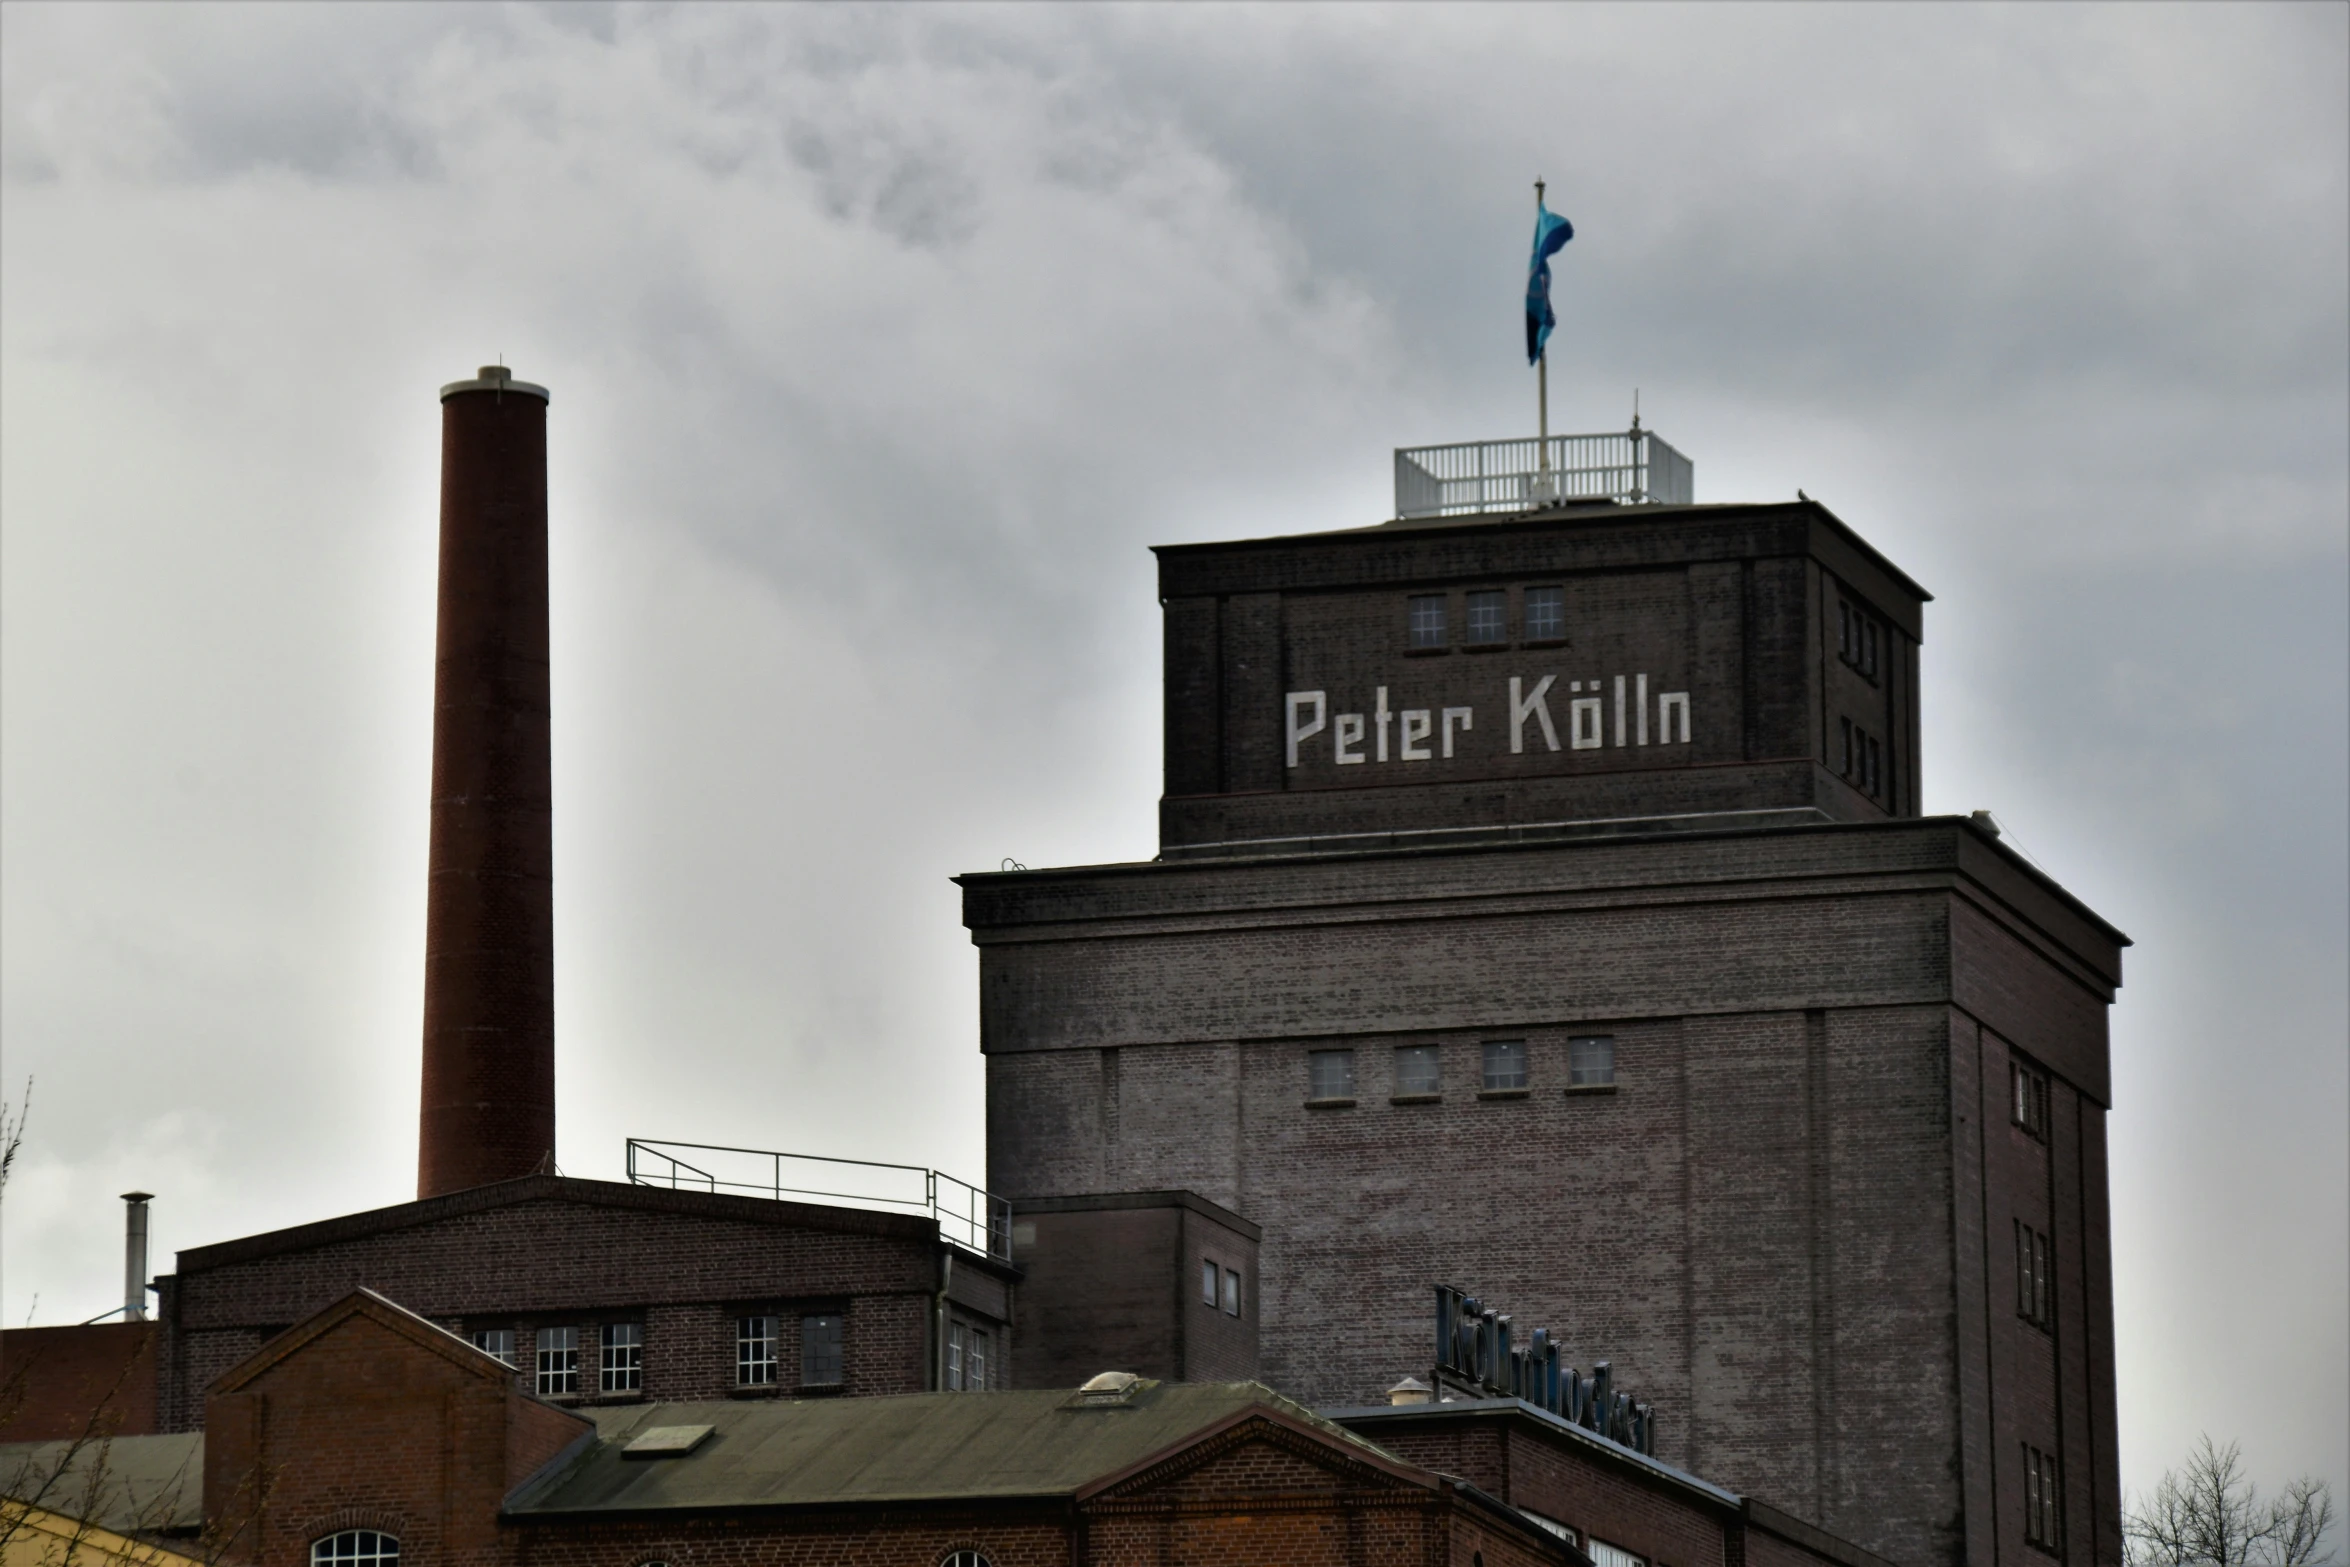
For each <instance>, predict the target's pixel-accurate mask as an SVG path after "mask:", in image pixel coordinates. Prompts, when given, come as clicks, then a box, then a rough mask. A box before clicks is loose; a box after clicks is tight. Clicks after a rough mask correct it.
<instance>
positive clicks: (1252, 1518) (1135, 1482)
mask: <svg viewBox="0 0 2350 1567" xmlns="http://www.w3.org/2000/svg"><path fill="white" fill-rule="evenodd" d="M1067 1398H1068V1395H1066V1394H1044V1395H1036V1394H1027V1395H1023V1394H1000V1395H988V1394H978V1395H973V1396H972V1397H970V1398H950V1397H947V1396H941V1395H931V1396H928V1397H925V1398H919V1399H916V1400H912V1401H907V1403H908V1405H909V1407H908V1408H905V1409H903V1410H900V1409H888V1410H884V1409H879V1408H877V1407H875V1406H876V1405H877V1404H879V1403H895V1402H899V1401H859V1404H860V1405H861V1406H862V1407H861V1408H859V1409H858V1411H857V1413H858V1414H859V1415H860V1416H863V1415H873V1416H877V1417H879V1418H878V1419H864V1418H857V1419H850V1420H846V1421H835V1422H832V1423H831V1426H830V1429H834V1430H837V1431H838V1432H839V1433H840V1439H841V1440H843V1441H844V1442H847V1443H849V1444H852V1445H857V1446H858V1452H859V1458H858V1459H857V1460H856V1461H853V1462H851V1463H849V1464H847V1465H845V1466H843V1467H842V1468H841V1469H840V1470H839V1471H837V1483H835V1484H834V1485H832V1486H830V1487H828V1486H827V1485H826V1484H825V1483H823V1482H820V1481H819V1482H811V1481H809V1480H808V1478H807V1476H806V1475H805V1474H804V1472H802V1468H803V1466H802V1465H800V1464H799V1463H797V1462H796V1461H795V1460H794V1458H792V1457H789V1456H786V1455H785V1454H784V1453H782V1452H779V1451H777V1450H775V1449H772V1448H770V1447H767V1446H764V1445H763V1439H766V1440H772V1439H773V1438H774V1437H776V1436H777V1434H778V1433H787V1432H788V1430H789V1427H790V1426H791V1424H792V1423H793V1422H794V1421H795V1419H797V1418H799V1417H798V1416H796V1415H795V1411H797V1410H804V1409H806V1408H807V1407H808V1406H806V1405H795V1404H785V1405H781V1406H769V1407H768V1408H767V1409H765V1410H762V1411H760V1412H759V1414H758V1417H757V1418H756V1419H746V1418H744V1417H743V1416H742V1414H741V1412H740V1410H739V1406H734V1407H730V1406H724V1405H721V1406H715V1407H714V1406H710V1405H695V1404H683V1405H673V1406H663V1407H662V1408H660V1409H659V1410H657V1411H655V1412H654V1418H656V1419H657V1420H658V1421H659V1422H660V1423H661V1424H662V1426H663V1427H664V1428H666V1429H671V1430H675V1429H679V1428H680V1427H682V1426H684V1423H685V1422H687V1421H689V1420H692V1419H694V1417H697V1416H698V1417H700V1420H701V1422H702V1423H700V1424H699V1425H697V1426H694V1427H691V1428H690V1429H695V1430H698V1431H699V1432H700V1433H701V1435H700V1436H698V1437H696V1438H695V1439H694V1440H693V1441H692V1442H690V1443H689V1444H688V1445H687V1448H686V1450H685V1452H684V1454H683V1455H682V1456H678V1457H673V1458H662V1459H648V1460H633V1461H632V1459H631V1457H630V1449H629V1447H628V1444H629V1443H630V1441H631V1439H632V1438H633V1436H634V1435H636V1434H637V1428H636V1426H634V1425H632V1424H630V1423H628V1422H619V1423H614V1422H610V1421H606V1422H604V1424H603V1425H602V1426H601V1427H599V1425H597V1424H595V1423H591V1422H590V1421H589V1420H587V1419H584V1418H582V1417H581V1416H580V1415H578V1414H575V1413H573V1412H571V1411H568V1410H563V1409H558V1408H555V1407H553V1406H551V1405H549V1404H547V1403H546V1402H544V1401H542V1400H538V1399H535V1398H532V1397H530V1396H528V1395H526V1394H525V1393H523V1392H522V1391H521V1390H520V1389H519V1388H518V1387H517V1386H516V1385H515V1383H514V1380H513V1379H512V1378H511V1377H508V1376H506V1375H505V1374H504V1370H503V1368H502V1367H501V1366H499V1365H498V1364H497V1363H496V1362H494V1361H492V1360H490V1359H489V1357H487V1356H485V1355H482V1354H480V1353H479V1352H477V1351H475V1350H473V1349H471V1348H470V1347H469V1346H467V1345H465V1344H464V1343H462V1342H460V1341H458V1340H457V1339H455V1338H454V1337H452V1336H450V1335H448V1334H445V1333H442V1332H440V1331H438V1330H436V1329H435V1328H434V1327H433V1326H432V1325H431V1324H429V1323H427V1322H425V1321H424V1320H423V1319H421V1318H419V1317H415V1316H413V1315H411V1314H409V1313H406V1312H403V1311H401V1310H399V1309H398V1308H397V1307H395V1306H393V1305H392V1304H391V1303H389V1302H387V1301H384V1300H382V1299H381V1298H380V1297H377V1296H374V1295H372V1294H367V1293H360V1294H356V1295H353V1296H350V1297H347V1298H346V1299H345V1300H343V1301H341V1302H339V1303H337V1304H336V1305H333V1306H330V1307H329V1308H328V1309H327V1310H325V1311H324V1312H322V1313H320V1314H319V1315H318V1316H317V1317H315V1318H313V1319H312V1320H310V1321H308V1322H305V1323H302V1324H300V1325H298V1326H297V1327H296V1328H295V1329H293V1330H292V1331H290V1332H288V1333H286V1334H284V1335H282V1336H281V1337H280V1338H279V1339H278V1341H277V1342H275V1343H274V1344H272V1345H271V1346H270V1347H269V1348H268V1349H267V1350H265V1351H263V1352H262V1353H260V1354H258V1355H255V1356H253V1357H251V1358H250V1359H249V1360H247V1361H246V1362H244V1363H243V1364H241V1365H239V1366H237V1367H235V1368H233V1369H232V1370H231V1371H230V1372H229V1373H228V1374H227V1375H226V1376H225V1377H223V1378H222V1379H221V1380H220V1381H219V1382H218V1383H217V1384H216V1385H215V1386H214V1388H213V1390H212V1392H211V1395H210V1410H209V1414H208V1418H207V1421H206V1434H205V1437H204V1439H203V1440H204V1454H203V1468H204V1495H205V1506H204V1516H205V1518H206V1520H207V1523H208V1525H209V1526H210V1527H211V1529H212V1534H211V1538H212V1539H214V1540H216V1541H219V1542H220V1543H221V1550H220V1554H221V1556H222V1558H223V1559H224V1560H227V1561H232V1562H240V1563H252V1564H253V1567H309V1564H310V1560H311V1555H310V1553H311V1548H312V1545H313V1543H314V1542H316V1541H318V1540H320V1539H322V1538H325V1537H328V1536H331V1535H333V1534H335V1533H336V1532H337V1531H340V1530H348V1529H364V1530H371V1531H379V1532H381V1533H383V1534H387V1535H390V1536H393V1537H394V1538H396V1539H397V1541H398V1551H399V1560H400V1563H401V1567H636V1564H639V1563H644V1562H690V1563H694V1564H696V1567H778V1564H785V1567H789V1564H797V1563H807V1564H811V1567H813V1564H818V1563H823V1564H835V1563H844V1562H845V1563H852V1564H856V1563H871V1564H874V1567H935V1564H939V1563H942V1562H945V1561H946V1560H948V1558H949V1557H950V1556H952V1555H953V1553H956V1552H959V1551H972V1552H976V1553H978V1554H979V1555H980V1556H982V1557H983V1558H984V1559H985V1560H986V1561H987V1562H989V1563H991V1564H992V1567H1127V1564H1132V1567H1176V1564H1183V1567H1199V1564H1205V1567H1225V1564H1229V1567H1587V1564H1586V1563H1584V1561H1583V1558H1581V1557H1580V1556H1579V1555H1578V1554H1577V1553H1575V1552H1574V1551H1573V1550H1572V1549H1570V1548H1568V1547H1566V1546H1564V1545H1563V1544H1562V1543H1561V1542H1559V1541H1558V1540H1556V1539H1555V1538H1553V1537H1552V1536H1550V1535H1548V1534H1546V1533H1545V1532H1544V1531H1543V1530H1541V1529H1540V1528H1538V1527H1536V1526H1535V1525H1533V1524H1532V1523H1530V1522H1529V1521H1527V1520H1526V1519H1524V1518H1523V1517H1521V1516H1519V1515H1517V1514H1515V1513H1514V1512H1512V1511H1511V1510H1510V1509H1508V1508H1506V1507H1504V1506H1502V1505H1501V1504H1500V1503H1499V1502H1498V1501H1496V1500H1495V1499H1493V1498H1492V1497H1490V1496H1487V1495H1482V1494H1480V1493H1479V1492H1477V1491H1475V1490H1472V1489H1469V1488H1467V1487H1464V1486H1462V1485H1460V1484H1459V1483H1458V1482H1457V1481H1451V1480H1447V1479H1444V1478H1442V1477H1440V1476H1438V1475H1435V1474H1432V1473H1430V1472H1428V1471H1427V1470H1425V1469H1421V1468H1418V1467H1416V1466H1414V1465H1411V1464H1408V1463H1404V1462H1400V1461H1398V1460H1397V1459H1395V1458H1394V1457H1393V1456H1391V1455H1390V1454H1388V1453H1386V1452H1384V1451H1382V1450H1380V1449H1379V1448H1377V1447H1375V1446H1372V1445H1370V1444H1367V1443H1364V1442H1362V1441H1359V1440H1357V1439H1354V1438H1351V1437H1348V1436H1347V1435H1346V1434H1345V1433H1344V1432H1343V1431H1341V1430H1339V1429H1338V1428H1337V1427H1334V1426H1330V1425H1328V1424H1326V1423H1322V1422H1317V1421H1313V1420H1312V1419H1311V1418H1310V1417H1306V1416H1304V1413H1303V1411H1300V1410H1297V1409H1296V1407H1295V1406H1294V1405H1289V1404H1286V1403H1285V1401H1283V1400H1281V1399H1279V1398H1277V1397H1276V1396H1274V1395H1272V1394H1270V1393H1268V1392H1267V1391H1266V1390H1265V1389H1262V1388H1257V1387H1253V1386H1250V1385H1247V1384H1243V1385H1240V1386H1238V1387H1234V1388H1230V1389H1219V1390H1215V1392H1214V1393H1213V1394H1212V1395H1211V1398H1212V1401H1213V1403H1214V1404H1215V1405H1217V1406H1218V1407H1217V1408H1216V1409H1214V1410H1213V1411H1212V1412H1211V1413H1210V1414H1206V1415H1202V1416H1198V1417H1189V1418H1187V1417H1186V1416H1185V1415H1184V1414H1183V1413H1182V1410H1181V1409H1180V1408H1178V1409H1173V1410H1153V1409H1150V1408H1148V1407H1147V1404H1148V1400H1149V1399H1150V1398H1151V1389H1150V1388H1149V1387H1148V1386H1147V1385H1146V1387H1145V1388H1144V1389H1143V1390H1142V1391H1141V1392H1140V1393H1139V1394H1138V1395H1137V1398H1138V1401H1140V1402H1142V1403H1144V1405H1145V1406H1146V1407H1144V1408H1140V1409H1135V1410H1128V1409H1124V1408H1106V1409H1090V1408H1069V1407H1066V1406H1065V1405H1064V1404H1063V1401H1064V1400H1066V1399H1067ZM1009 1399H1021V1400H1023V1401H1024V1402H1023V1405H1022V1407H1020V1408H1019V1409H1016V1410H1003V1411H1002V1413H1003V1414H1004V1415H1006V1416H1009V1417H1012V1419H1013V1421H1014V1424H1015V1427H1016V1428H1017V1429H1019V1430H1020V1431H1022V1432H1023V1433H1024V1439H1023V1440H1021V1441H1019V1442H1018V1443H1016V1444H1015V1446H1016V1448H1017V1449H1018V1451H1017V1452H1013V1453H1003V1452H990V1451H988V1450H986V1448H985V1446H984V1441H983V1439H981V1440H975V1439H974V1433H984V1432H986V1431H987V1430H989V1429H990V1428H991V1422H992V1421H994V1420H995V1418H996V1415H995V1411H991V1410H990V1409H989V1408H988V1407H986V1406H987V1405H988V1404H989V1403H990V1402H991V1400H1009ZM1190 1402H1191V1403H1193V1404H1199V1403H1205V1402H1209V1401H1208V1400H1198V1399H1194V1400H1191V1401H1190ZM998 1408H999V1409H1000V1408H1001V1405H1000V1404H999V1405H998ZM909 1417H910V1418H909ZM934 1418H951V1419H952V1420H953V1422H954V1424H953V1425H952V1426H951V1427H950V1430H951V1432H952V1439H950V1440H946V1441H945V1443H944V1446H943V1448H941V1449H940V1451H939V1452H938V1453H937V1454H936V1455H935V1456H936V1458H937V1460H938V1465H939V1467H937V1468H936V1469H935V1470H933V1469H932V1467H931V1465H930V1464H929V1463H928V1462H926V1461H925V1458H924V1452H923V1450H924V1449H925V1447H926V1446H927V1444H928V1442H929V1437H928V1433H927V1429H926V1428H927V1426H928V1425H929V1423H930V1420H931V1419H934ZM1137 1419H1140V1420H1143V1421H1145V1422H1146V1423H1145V1424H1143V1425H1140V1426H1134V1425H1121V1424H1120V1423H1122V1422H1129V1421H1134V1420H1137ZM1104 1422H1109V1423H1110V1424H1107V1425H1105V1424H1104ZM1087 1423H1090V1426H1089V1425H1088V1424H1087ZM876 1428H879V1429H878V1430H876ZM1089 1430H1090V1432H1093V1433H1099V1434H1098V1435H1089ZM713 1432H715V1434H714V1435H713V1434H712V1433H713ZM1137 1432H1147V1433H1149V1434H1148V1435H1146V1436H1143V1437H1142V1438H1141V1439H1140V1440H1139V1441H1137V1440H1135V1439H1134V1437H1133V1435H1132V1433H1137ZM1044 1449H1050V1450H1051V1451H1049V1452H1045V1451H1042V1450H1044ZM770 1453H773V1454H774V1455H775V1456H773V1457H770V1456H769V1454H770ZM779 1459H780V1460H781V1461H780V1462H779V1461H778V1460H779ZM871 1465H881V1466H885V1467H892V1466H894V1472H897V1473H903V1474H906V1475H907V1476H909V1478H911V1479H913V1480H914V1484H913V1485H912V1487H911V1488H910V1489H907V1488H901V1487H899V1486H897V1485H895V1484H891V1483H883V1484H880V1485H879V1486H878V1487H877V1488H876V1487H874V1486H873V1485H872V1484H871V1483H870V1472H871V1471H870V1467H869V1466H871ZM925 1476H929V1477H931V1478H927V1479H925V1478H923V1477H925ZM795 1486H796V1487H799V1489H797V1490H794V1489H792V1488H793V1487H795ZM777 1496H781V1497H783V1498H785V1499H783V1500H763V1499H765V1498H773V1497H777Z"/></svg>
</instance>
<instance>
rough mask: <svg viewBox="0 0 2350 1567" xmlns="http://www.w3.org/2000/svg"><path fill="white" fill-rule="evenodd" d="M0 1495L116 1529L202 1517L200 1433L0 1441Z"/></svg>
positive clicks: (180, 1524)
mask: <svg viewBox="0 0 2350 1567" xmlns="http://www.w3.org/2000/svg"><path fill="white" fill-rule="evenodd" d="M0 1495H5V1496H11V1497H15V1498H17V1499H18V1500H20V1501H28V1502H37V1503H39V1504H40V1505H41V1506H43V1507H46V1508H48V1509H49V1510H50V1511H51V1512H58V1513H64V1514H65V1515H66V1516H67V1517H69V1518H82V1519H86V1520H88V1521H89V1522H91V1523H94V1524H96V1525H98V1526H99V1527H100V1528H103V1529H112V1530H115V1531H116V1532H118V1533H121V1534H147V1533H153V1532H155V1531H158V1530H167V1529H196V1528H200V1527H202V1525H203V1523H204V1436H203V1433H202V1432H199V1431H182V1432H177V1433H173V1434H171V1435H167V1436H118V1437H113V1438H109V1439H102V1440H96V1441H88V1442H80V1443H75V1442H10V1443H7V1444H5V1445H0Z"/></svg>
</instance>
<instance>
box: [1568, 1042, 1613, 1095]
mask: <svg viewBox="0 0 2350 1567" xmlns="http://www.w3.org/2000/svg"><path fill="white" fill-rule="evenodd" d="M1615 1081H1616V1040H1615V1036H1614V1035H1613V1034H1587V1035H1585V1036H1583V1037H1582V1038H1580V1039H1570V1040H1568V1041H1567V1086H1568V1087H1570V1088H1610V1087H1613V1086H1614V1085H1615Z"/></svg>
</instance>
